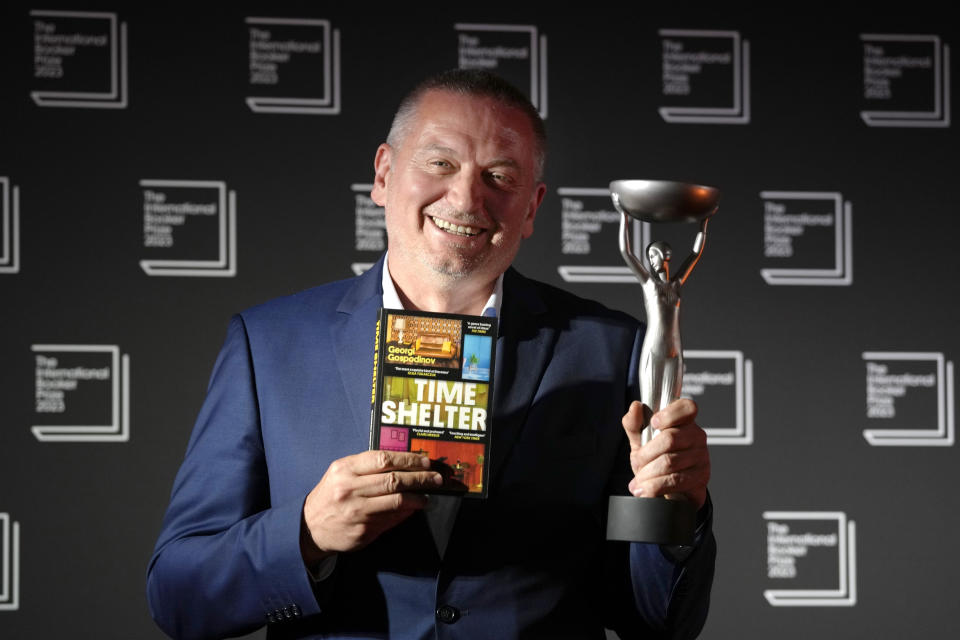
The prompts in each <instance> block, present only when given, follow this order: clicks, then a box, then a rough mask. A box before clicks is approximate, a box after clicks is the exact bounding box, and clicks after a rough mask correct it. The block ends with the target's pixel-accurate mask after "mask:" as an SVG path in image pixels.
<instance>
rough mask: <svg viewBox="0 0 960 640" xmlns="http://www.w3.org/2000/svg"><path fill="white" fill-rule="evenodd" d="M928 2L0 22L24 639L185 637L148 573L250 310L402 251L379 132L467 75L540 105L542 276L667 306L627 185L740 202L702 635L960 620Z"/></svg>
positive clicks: (717, 313)
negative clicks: (645, 278) (231, 340)
mask: <svg viewBox="0 0 960 640" xmlns="http://www.w3.org/2000/svg"><path fill="white" fill-rule="evenodd" d="M911 8H912V13H906V12H904V10H903V9H902V8H901V9H900V10H898V11H896V12H893V11H890V12H888V13H882V12H879V10H870V11H866V10H864V11H860V12H858V14H857V15H856V17H854V18H843V17H840V16H838V15H836V14H835V13H834V12H829V11H818V10H814V9H810V10H809V11H808V12H804V13H799V12H798V13H794V14H790V13H785V12H782V11H773V10H768V11H767V12H757V11H756V10H750V11H747V10H743V9H737V8H724V7H714V8H713V9H711V10H710V11H709V12H708V13H699V12H696V11H694V10H692V9H686V10H683V11H681V10H672V11H668V10H662V11H660V10H654V9H650V8H649V7H647V8H644V10H643V12H642V13H641V12H639V11H637V12H636V13H635V14H633V15H631V14H623V13H617V14H608V13H606V12H604V11H603V10H602V8H601V7H594V6H592V5H591V7H584V8H581V9H580V11H579V12H578V13H576V14H575V15H569V16H562V15H558V14H556V12H551V13H550V15H542V14H539V13H535V12H533V11H532V10H525V11H506V10H503V11H499V12H498V11H474V10H467V9H464V10H462V11H444V12H439V13H433V14H428V12H427V11H425V10H422V11H417V14H418V15H416V16H415V17H412V16H401V15H378V14H376V12H374V11H366V10H365V11H359V10H354V11H350V10H347V9H335V8H333V7H332V6H323V5H317V4H310V5H306V4H304V5H293V4H291V5H287V6H285V7H282V8H278V7H277V5H275V4H273V3H261V4H260V5H256V4H254V5H250V6H248V7H245V8H230V9H226V10H223V11H216V12H214V11H212V10H210V11H207V10H202V9H198V8H197V7H195V6H193V5H181V6H178V7H172V8H171V7H166V6H163V7H161V6H159V5H158V6H156V7H151V8H144V9H138V10H136V11H132V10H127V9H124V8H123V7H121V6H117V5H110V4H96V5H93V4H89V3H87V4H78V3H61V4H56V3H54V4H38V5H36V6H33V5H30V6H26V5H23V4H16V3H15V4H14V6H12V7H11V6H9V4H8V6H5V7H4V8H3V9H2V15H0V34H2V37H0V78H2V81H0V132H2V133H0V211H2V224H0V309H2V312H0V323H2V325H0V354H2V367H0V401H2V409H0V635H3V636H4V637H11V638H20V637H56V636H59V635H61V634H62V632H63V631H65V630H67V629H65V628H64V624H65V622H64V621H69V627H68V632H70V633H72V634H73V635H75V636H76V637H97V638H109V637H116V638H155V637H160V636H161V634H160V632H159V631H158V630H156V629H155V627H154V626H153V623H152V621H151V620H150V618H149V614H148V611H147V607H146V602H145V597H144V595H143V593H144V575H145V569H146V564H147V561H148V558H149V555H150V551H151V549H152V546H153V544H154V541H155V539H156V535H157V533H158V531H159V525H160V520H161V517H162V514H163V511H164V508H165V506H166V503H167V498H168V495H169V490H170V487H171V483H172V480H173V477H174V474H175V472H176V470H177V468H178V465H179V463H180V460H181V459H182V456H183V452H184V449H185V446H186V442H187V439H188V436H189V433H190V430H191V428H192V425H193V421H194V418H195V416H196V412H197V410H198V409H199V407H200V404H201V402H202V399H203V395H204V391H205V388H206V382H207V378H208V376H209V373H210V370H211V366H212V364H213V361H214V358H215V356H216V353H217V351H218V349H219V347H220V344H221V341H222V339H223V335H224V330H225V327H226V323H227V320H228V318H229V316H230V315H231V314H232V313H233V312H235V311H238V310H241V309H243V308H245V307H247V306H250V305H253V304H255V303H258V302H262V301H265V300H268V299H270V298H273V297H275V296H279V295H284V294H288V293H291V292H294V291H297V290H300V289H303V288H306V287H309V286H312V285H316V284H319V283H322V282H327V281H331V280H335V279H340V278H344V277H349V276H351V275H352V274H354V273H359V272H361V271H362V270H363V269H364V268H365V267H366V265H368V264H369V263H371V262H373V261H374V260H375V259H376V258H377V257H378V255H379V254H380V253H381V252H382V250H383V249H384V247H385V235H384V231H383V215H382V210H380V209H379V208H378V207H376V206H375V205H374V204H373V203H372V201H371V200H370V199H369V188H370V186H369V185H370V182H371V181H372V178H373V166H372V164H373V155H374V151H375V149H376V146H377V144H378V143H380V142H381V141H382V140H383V139H384V137H385V135H386V131H387V128H388V126H389V122H390V118H391V115H392V112H393V110H394V109H395V107H396V105H397V103H398V101H399V99H400V97H401V95H402V94H403V93H404V91H405V90H406V89H408V88H409V87H411V86H412V85H413V84H415V83H416V82H417V81H418V80H419V79H421V78H422V77H424V76H425V75H427V74H429V73H432V72H435V71H439V70H442V69H446V68H450V67H456V66H462V67H483V68H488V69H492V70H494V71H497V72H500V73H501V74H503V75H504V76H506V77H507V78H509V79H510V80H512V81H513V82H514V83H516V84H517V85H518V86H519V87H521V88H523V89H524V90H525V91H528V92H529V93H530V95H531V97H532V99H533V100H534V102H535V103H536V105H537V107H538V108H539V109H540V111H541V113H542V114H543V115H544V117H545V118H546V123H547V128H548V133H549V137H550V152H549V153H550V155H549V160H548V163H547V169H546V181H547V184H548V189H549V190H548V192H547V196H546V198H545V200H544V203H543V206H542V208H541V210H540V213H539V215H538V217H537V220H536V232H535V234H534V236H533V237H532V238H531V239H530V240H528V241H527V242H526V244H525V245H524V246H523V248H522V250H521V253H520V256H519V257H518V258H517V263H516V264H517V267H518V268H519V269H520V270H521V271H522V272H524V273H525V274H526V275H528V276H532V277H535V278H539V279H542V280H545V281H547V282H551V283H554V284H557V285H560V286H563V287H565V288H567V289H570V290H572V291H574V292H576V293H578V294H581V295H584V296H588V297H591V298H595V299H599V300H601V301H603V302H604V303H606V304H608V305H610V306H612V307H615V308H619V309H623V310H626V311H628V312H629V313H632V314H634V315H636V316H638V317H642V314H643V307H642V303H641V300H640V298H641V296H640V289H639V286H638V285H637V284H636V283H635V282H634V280H633V278H632V276H630V275H629V273H628V272H627V271H626V268H625V266H624V265H623V263H622V261H621V259H620V257H619V255H618V252H617V249H616V216H615V215H614V213H613V208H612V206H611V203H610V200H609V195H608V193H607V185H608V184H609V182H610V181H611V180H613V179H618V178H663V179H674V180H684V181H693V182H697V183H701V184H708V185H715V186H717V187H719V188H720V189H721V190H722V194H723V195H722V199H721V204H720V211H719V213H718V214H717V215H716V217H715V218H714V220H713V222H712V223H711V226H710V230H709V236H708V239H707V246H706V250H705V253H704V255H703V259H702V260H701V262H700V264H699V265H698V267H697V268H696V271H695V272H694V273H693V275H692V277H691V279H690V281H689V282H688V284H687V286H686V287H685V289H684V311H683V314H684V319H683V329H684V347H685V350H686V356H687V371H686V384H685V387H686V393H688V394H689V395H691V396H693V397H695V398H696V399H697V400H698V402H699V403H700V405H701V422H702V424H703V425H705V426H706V427H707V428H708V433H709V435H710V442H711V452H712V458H713V469H714V477H713V480H712V482H711V490H712V493H713V498H714V503H715V505H716V535H717V538H718V541H719V548H720V555H719V557H718V561H717V562H718V568H717V577H716V582H715V585H714V597H713V606H712V609H711V614H710V618H709V620H708V622H707V626H706V629H705V631H704V634H703V637H705V638H728V637H733V636H734V635H735V634H736V636H737V637H746V638H769V637H775V638H809V637H815V636H817V635H821V636H826V637H917V636H921V635H925V634H927V635H935V636H937V637H944V636H949V635H950V634H951V632H952V633H953V634H956V633H957V631H958V630H960V622H958V621H957V618H956V615H955V613H954V611H953V609H955V606H956V590H955V588H954V585H953V580H952V578H953V575H952V572H953V571H952V570H955V569H956V567H957V566H958V560H960V551H958V550H957V549H956V548H955V545H954V543H953V534H954V533H955V532H956V531H957V530H958V526H960V522H958V513H957V509H956V499H955V491H956V489H955V487H956V486H958V484H960V470H958V465H957V458H958V456H957V450H956V447H955V443H954V429H955V424H954V412H955V401H954V380H953V371H954V369H953V360H954V358H956V357H957V354H958V353H960V338H958V335H957V331H956V327H957V323H958V310H960V305H958V302H957V301H956V299H955V296H954V288H955V285H954V280H955V275H956V272H957V270H956V267H955V259H956V258H955V256H954V255H953V247H954V245H955V243H956V237H955V234H956V225H955V224H954V217H955V216H956V214H957V209H956V204H955V201H956V198H955V196H953V195H951V194H952V193H953V188H954V186H955V184H956V174H957V168H958V166H957V162H956V159H955V158H956V149H957V148H958V142H960V141H958V138H957V134H956V129H955V128H954V126H953V125H952V123H951V99H952V96H951V78H952V75H951V71H950V64H951V54H950V48H951V44H952V43H953V42H954V41H955V40H956V36H957V29H956V25H955V23H954V22H950V23H948V22H947V21H946V20H944V19H943V17H942V16H940V15H938V14H936V13H932V12H924V11H923V10H922V9H920V8H917V7H916V6H915V5H911ZM635 233H636V234H637V236H638V238H637V240H638V242H640V243H643V244H646V243H647V242H649V241H650V240H651V239H667V240H669V241H670V242H671V243H672V245H673V247H674V251H675V253H676V254H677V255H678V256H679V257H682V256H683V255H684V254H685V253H686V252H687V251H688V250H689V247H690V245H691V244H692V241H693V237H694V234H695V227H690V226H686V225H672V226H671V227H666V226H660V225H658V226H654V227H649V226H648V227H640V226H638V227H637V229H636V230H635Z"/></svg>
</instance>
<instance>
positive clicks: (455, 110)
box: [371, 91, 546, 285]
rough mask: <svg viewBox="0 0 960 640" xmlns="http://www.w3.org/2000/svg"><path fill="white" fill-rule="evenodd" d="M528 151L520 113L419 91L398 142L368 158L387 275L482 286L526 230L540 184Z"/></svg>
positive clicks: (530, 140)
mask: <svg viewBox="0 0 960 640" xmlns="http://www.w3.org/2000/svg"><path fill="white" fill-rule="evenodd" d="M534 158H535V138H534V133H533V128H532V127H531V125H530V122H529V120H528V119H527V117H526V115H524V113H523V112H522V111H520V110H518V109H514V108H512V107H507V106H504V105H502V104H499V103H497V102H495V101H494V100H491V99H489V98H484V97H476V96H461V95H457V94H454V93H449V92H445V91H430V92H428V93H426V94H425V95H424V96H423V98H422V99H421V101H420V104H419V107H418V108H417V111H416V114H415V116H414V118H413V119H412V122H411V123H410V125H409V126H408V127H407V130H406V133H405V135H404V136H403V138H402V140H401V141H400V142H399V148H392V147H391V146H390V145H387V144H382V145H380V148H379V149H377V156H376V160H375V163H374V166H375V168H376V178H375V182H374V187H373V191H372V192H371V197H372V198H373V200H374V202H376V203H377V204H379V205H381V206H383V207H384V208H385V210H386V225H387V237H388V239H389V247H390V272H391V274H392V275H393V276H394V279H395V280H397V279H402V277H404V276H405V277H407V278H409V277H414V278H420V279H425V281H428V282H437V283H438V284H441V285H442V284H448V285H449V284H451V283H456V282H462V281H464V280H466V279H470V280H471V281H472V282H474V283H481V284H482V283H486V282H490V281H492V280H494V279H496V278H497V277H498V276H499V275H500V274H501V273H503V272H504V271H505V270H506V268H507V267H508V266H510V263H511V262H512V261H513V258H514V256H515V255H516V253H517V250H518V249H519V248H520V241H521V240H522V239H524V238H528V237H529V236H530V234H532V233H533V220H534V216H535V215H536V212H537V207H539V206H540V202H541V201H542V200H543V195H544V192H545V190H546V188H545V187H544V185H543V183H540V182H538V181H537V179H536V176H535V160H534ZM400 272H403V273H402V274H401V273H400Z"/></svg>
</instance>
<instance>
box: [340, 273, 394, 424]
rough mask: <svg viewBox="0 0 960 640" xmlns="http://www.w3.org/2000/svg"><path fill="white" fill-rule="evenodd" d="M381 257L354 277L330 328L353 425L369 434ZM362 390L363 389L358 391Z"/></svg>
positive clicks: (380, 291)
mask: <svg viewBox="0 0 960 640" xmlns="http://www.w3.org/2000/svg"><path fill="white" fill-rule="evenodd" d="M382 273H383V258H382V257H381V258H380V260H379V261H378V262H377V263H376V264H375V265H374V266H372V267H371V268H370V269H369V270H368V271H367V272H366V273H364V274H363V275H362V276H360V277H359V278H357V280H356V281H355V283H354V285H353V286H352V287H351V289H350V290H349V291H348V292H347V294H346V295H345V296H344V297H343V300H341V302H340V305H339V306H338V307H337V320H336V322H335V324H334V325H333V327H332V329H331V334H332V335H333V342H334V352H335V353H336V356H337V369H338V370H339V372H340V379H341V381H342V382H343V387H344V390H345V394H344V397H345V398H347V399H348V402H349V404H350V411H351V413H352V415H353V426H354V428H355V429H357V431H358V432H360V433H361V434H363V435H364V436H365V437H369V434H370V401H369V399H370V395H369V393H368V392H369V390H370V384H371V381H372V378H373V349H374V344H373V341H374V327H375V326H376V323H377V310H378V309H379V308H380V306H381V304H382V302H383V291H382V289H381V287H380V280H381V277H382ZM360 390H362V391H360Z"/></svg>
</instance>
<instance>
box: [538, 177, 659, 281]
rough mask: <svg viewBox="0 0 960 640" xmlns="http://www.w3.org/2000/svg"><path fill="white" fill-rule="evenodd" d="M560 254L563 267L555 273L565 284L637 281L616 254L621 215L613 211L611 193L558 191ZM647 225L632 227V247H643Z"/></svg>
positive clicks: (573, 189) (582, 189)
mask: <svg viewBox="0 0 960 640" xmlns="http://www.w3.org/2000/svg"><path fill="white" fill-rule="evenodd" d="M557 195H558V196H560V253H561V255H562V256H563V257H562V258H561V259H562V260H563V262H564V264H561V265H559V266H558V267H557V272H558V273H559V274H560V277H561V278H563V280H564V282H607V283H629V284H634V283H636V281H637V277H636V276H635V275H633V272H632V271H630V268H629V267H628V266H626V265H625V264H624V263H623V258H621V257H620V254H619V252H618V251H617V250H616V247H617V242H618V239H617V238H618V236H619V234H620V214H619V213H618V212H617V211H616V209H614V208H613V202H612V201H611V200H610V189H608V188H606V187H602V188H590V187H560V188H559V189H557ZM649 238H650V223H648V222H637V223H635V224H634V225H633V245H634V246H636V247H646V243H647V241H649Z"/></svg>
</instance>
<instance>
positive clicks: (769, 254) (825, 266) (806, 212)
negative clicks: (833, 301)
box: [760, 191, 853, 286]
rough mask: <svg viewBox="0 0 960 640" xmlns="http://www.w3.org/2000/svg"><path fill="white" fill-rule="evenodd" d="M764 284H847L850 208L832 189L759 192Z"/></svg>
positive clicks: (850, 252)
mask: <svg viewBox="0 0 960 640" xmlns="http://www.w3.org/2000/svg"><path fill="white" fill-rule="evenodd" d="M760 198H761V199H763V257H764V259H765V262H766V264H768V265H776V266H768V267H764V268H762V269H761V270H760V275H761V276H762V277H763V279H764V281H765V282H766V283H767V284H770V285H820V286H845V285H850V284H852V283H853V231H852V226H853V208H852V206H851V204H850V202H849V201H844V199H843V195H842V194H840V193H838V192H835V191H761V192H760Z"/></svg>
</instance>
